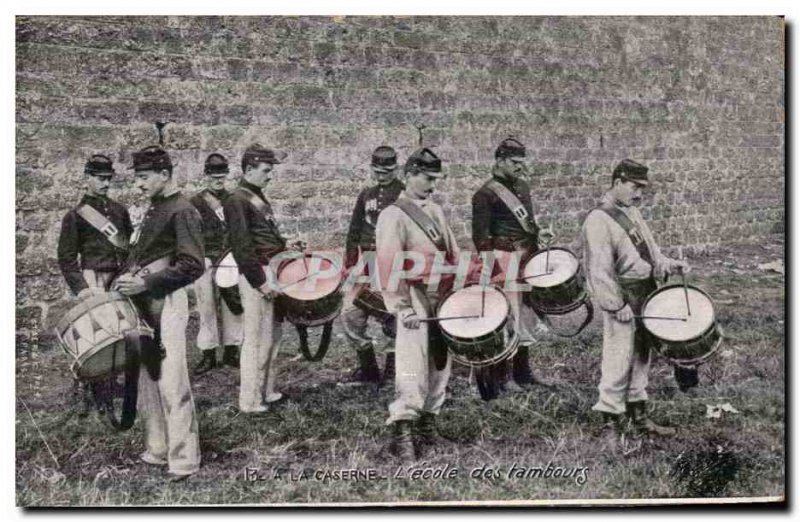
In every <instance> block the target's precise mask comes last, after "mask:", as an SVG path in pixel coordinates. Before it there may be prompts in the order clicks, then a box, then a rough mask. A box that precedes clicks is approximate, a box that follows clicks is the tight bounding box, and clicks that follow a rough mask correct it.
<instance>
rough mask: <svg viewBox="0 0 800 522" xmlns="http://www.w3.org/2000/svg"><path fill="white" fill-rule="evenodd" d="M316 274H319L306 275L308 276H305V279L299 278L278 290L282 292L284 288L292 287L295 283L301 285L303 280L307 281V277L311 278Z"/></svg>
mask: <svg viewBox="0 0 800 522" xmlns="http://www.w3.org/2000/svg"><path fill="white" fill-rule="evenodd" d="M317 274H319V272H314V273H313V274H308V275H307V276H305V277H301V278H300V279H298V280H297V281H292V282H291V283H289V284H288V285H286V286H282V287H280V288H279V290H283V289H284V288H289V287H290V286H292V285H296V284H297V283H302V282H303V281H305V280H306V279H308V278H309V277H313V276H315V275H317Z"/></svg>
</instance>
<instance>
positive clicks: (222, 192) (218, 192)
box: [205, 188, 228, 199]
mask: <svg viewBox="0 0 800 522" xmlns="http://www.w3.org/2000/svg"><path fill="white" fill-rule="evenodd" d="M205 190H206V192H208V193H209V194H211V195H212V196H214V197H215V198H217V199H222V198H224V197H225V196H227V195H228V191H227V190H225V189H224V188H222V189H219V190H211V189H209V188H207V189H205Z"/></svg>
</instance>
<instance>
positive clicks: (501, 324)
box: [434, 283, 514, 341]
mask: <svg viewBox="0 0 800 522" xmlns="http://www.w3.org/2000/svg"><path fill="white" fill-rule="evenodd" d="M471 286H483V285H480V284H478V283H473V284H470V285H464V286H463V287H462V288H458V289H453V290H450V291H449V292H447V293H446V294H445V295H444V297H442V298H441V299H440V300H439V303H438V304H437V305H436V310H435V312H436V314H435V316H434V317H439V312H440V311H441V309H442V306H443V305H444V303H445V301H447V300H448V299H449V298H450V296H452V295H453V294H455V293H457V292H460V291H462V290H466V289H467V288H469V287H471ZM484 288H494V289H495V290H497V291H498V292H500V295H501V296H503V298H504V299H505V300H506V306H507V307H508V311H509V312H511V313H513V311H514V310H513V309H512V308H511V301H510V300H509V299H508V296H506V293H505V292H503V289H502V288H500V287H498V286H497V285H494V284H490V285H486V286H484ZM508 316H509V314H506V317H505V319H503V322H502V323H500V324H499V325H498V326H497V328H495V329H494V330H492V331H491V332H486V333H485V334H483V335H481V336H480V337H459V336H457V335H452V334H450V333H449V332H447V330H445V329H444V328H441V327H440V328H439V330H441V332H442V334H443V335H445V336H448V337H451V338H452V339H453V340H464V341H468V340H470V339H480V338H483V337H485V336H487V335H491V334H494V333H495V332H496V331H497V330H499V329H500V328H503V327H504V326H505V325H506V323H507V322H508Z"/></svg>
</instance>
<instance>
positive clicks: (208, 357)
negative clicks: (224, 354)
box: [194, 350, 217, 375]
mask: <svg viewBox="0 0 800 522" xmlns="http://www.w3.org/2000/svg"><path fill="white" fill-rule="evenodd" d="M216 367H217V352H216V350H203V358H202V359H200V363H199V364H198V365H197V366H196V367H195V369H194V374H195V375H203V374H204V373H206V372H210V371H211V370H213V369H214V368H216Z"/></svg>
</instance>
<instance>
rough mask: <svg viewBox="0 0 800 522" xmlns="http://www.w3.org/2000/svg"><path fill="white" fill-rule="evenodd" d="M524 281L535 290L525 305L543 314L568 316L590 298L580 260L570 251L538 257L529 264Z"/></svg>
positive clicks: (526, 297)
mask: <svg viewBox="0 0 800 522" xmlns="http://www.w3.org/2000/svg"><path fill="white" fill-rule="evenodd" d="M522 279H523V280H524V281H525V282H526V283H527V284H529V285H530V286H531V290H530V292H526V293H525V295H524V296H523V301H524V303H525V304H526V305H528V306H530V307H531V308H533V309H534V310H536V311H537V312H540V313H543V314H548V315H564V314H567V313H569V312H572V311H573V310H577V309H578V308H580V306H581V305H583V303H584V301H585V300H586V298H587V294H586V290H585V289H584V287H583V277H582V275H581V271H580V263H579V262H578V258H577V257H576V256H575V254H573V253H572V252H571V251H569V250H567V249H566V248H559V247H554V248H551V249H549V251H548V250H542V251H539V252H538V253H536V254H535V255H534V256H533V257H531V258H530V259H529V260H528V261H527V262H526V263H525V267H524V269H523V271H522Z"/></svg>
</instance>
